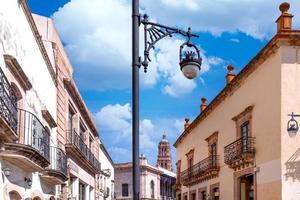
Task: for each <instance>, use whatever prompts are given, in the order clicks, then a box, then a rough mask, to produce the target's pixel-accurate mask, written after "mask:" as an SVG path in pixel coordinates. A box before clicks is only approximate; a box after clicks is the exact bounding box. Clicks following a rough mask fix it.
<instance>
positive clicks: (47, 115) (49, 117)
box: [42, 109, 57, 128]
mask: <svg viewBox="0 0 300 200" xmlns="http://www.w3.org/2000/svg"><path fill="white" fill-rule="evenodd" d="M42 116H43V118H44V119H45V120H46V121H47V123H48V124H49V126H50V127H51V128H55V127H57V124H56V122H55V120H54V119H53V117H52V115H51V114H50V112H49V111H48V110H47V109H43V110H42Z"/></svg>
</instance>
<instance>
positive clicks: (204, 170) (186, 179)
mask: <svg viewBox="0 0 300 200" xmlns="http://www.w3.org/2000/svg"><path fill="white" fill-rule="evenodd" d="M219 170H220V167H219V156H209V157H208V158H206V159H204V160H202V161H200V162H199V163H197V164H195V165H193V166H192V167H191V168H189V169H187V170H185V171H183V172H181V174H180V177H181V180H180V181H181V183H182V184H183V185H184V186H190V185H193V184H196V183H199V182H203V181H205V180H208V179H212V178H214V177H217V176H218V174H219Z"/></svg>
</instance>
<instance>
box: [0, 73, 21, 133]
mask: <svg viewBox="0 0 300 200" xmlns="http://www.w3.org/2000/svg"><path fill="white" fill-rule="evenodd" d="M0 115H1V117H2V118H4V119H5V121H6V122H7V123H8V124H9V126H10V127H11V128H12V130H14V131H15V133H16V134H17V129H18V110H17V96H16V94H15V92H14V91H13V89H12V87H11V85H10V84H9V81H8V80H7V78H6V76H5V75H4V73H3V71H2V69H1V68H0Z"/></svg>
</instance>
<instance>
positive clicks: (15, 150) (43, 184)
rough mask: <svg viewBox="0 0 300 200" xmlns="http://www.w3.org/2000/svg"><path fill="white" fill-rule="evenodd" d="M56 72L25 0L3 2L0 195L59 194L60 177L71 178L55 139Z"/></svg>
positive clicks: (45, 196) (37, 196) (0, 12)
mask: <svg viewBox="0 0 300 200" xmlns="http://www.w3.org/2000/svg"><path fill="white" fill-rule="evenodd" d="M55 74H56V72H55V69H54V68H53V66H52V65H51V62H50V60H49V58H48V56H47V54H46V50H45V47H44V46H43V43H42V41H41V38H40V37H39V35H38V32H37V28H36V26H35V24H34V22H33V18H32V16H31V13H30V11H29V9H28V6H27V4H26V2H25V1H24V0H9V1H5V3H4V2H3V1H2V3H1V6H0V146H1V150H0V169H1V176H0V199H16V200H17V199H26V198H31V199H34V200H38V199H49V198H54V197H55V196H58V191H57V187H56V185H57V181H58V182H60V181H61V182H64V181H65V180H66V174H65V173H64V172H63V169H66V162H64V161H65V157H64V156H65V155H64V153H63V152H61V151H60V149H58V148H57V144H56V117H55V116H56V77H55ZM58 157H59V158H60V160H59V161H58ZM58 165H59V166H58ZM58 168H59V169H60V170H59V171H57V170H58ZM53 180H55V181H53Z"/></svg>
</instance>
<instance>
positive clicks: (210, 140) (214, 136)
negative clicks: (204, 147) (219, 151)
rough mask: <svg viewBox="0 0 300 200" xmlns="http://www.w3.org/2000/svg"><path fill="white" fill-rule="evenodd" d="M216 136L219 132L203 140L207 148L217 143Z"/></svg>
mask: <svg viewBox="0 0 300 200" xmlns="http://www.w3.org/2000/svg"><path fill="white" fill-rule="evenodd" d="M218 135H219V132H217V131H216V132H214V133H213V134H211V135H210V136H209V137H207V138H206V139H205V141H206V142H207V143H208V146H211V145H212V144H214V143H218Z"/></svg>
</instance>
